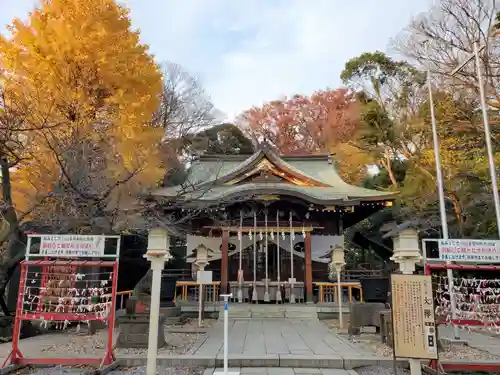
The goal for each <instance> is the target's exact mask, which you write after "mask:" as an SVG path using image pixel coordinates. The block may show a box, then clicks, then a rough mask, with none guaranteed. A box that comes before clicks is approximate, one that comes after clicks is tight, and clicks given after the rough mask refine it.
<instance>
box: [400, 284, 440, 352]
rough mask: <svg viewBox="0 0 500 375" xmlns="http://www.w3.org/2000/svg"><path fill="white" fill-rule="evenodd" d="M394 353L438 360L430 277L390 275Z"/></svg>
mask: <svg viewBox="0 0 500 375" xmlns="http://www.w3.org/2000/svg"><path fill="white" fill-rule="evenodd" d="M391 286H392V291H391V294H392V326H393V339H394V356H395V357H399V358H401V357H402V358H415V359H438V352H437V342H436V324H435V321H434V300H433V297H432V280H431V276H425V275H400V274H393V275H392V276H391Z"/></svg>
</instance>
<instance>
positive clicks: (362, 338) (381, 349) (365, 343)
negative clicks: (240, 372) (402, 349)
mask: <svg viewBox="0 0 500 375" xmlns="http://www.w3.org/2000/svg"><path fill="white" fill-rule="evenodd" d="M323 323H324V324H325V325H326V326H327V327H328V328H329V329H331V330H332V331H334V332H338V326H339V323H338V321H337V320H335V319H332V320H325V321H323ZM348 339H349V341H351V342H352V343H354V344H357V345H359V346H360V347H361V348H362V349H364V350H366V351H367V352H371V353H374V354H375V355H376V356H377V357H392V348H390V347H389V346H387V345H386V344H383V343H381V342H380V335H379V334H371V333H362V334H361V335H356V336H349V337H348ZM439 357H440V358H441V359H460V360H468V359H470V360H495V359H500V357H498V356H496V355H494V354H492V353H490V352H487V351H485V350H480V349H477V348H474V347H472V346H467V345H452V346H449V347H446V348H443V349H441V350H440V351H439ZM391 372H392V369H391Z"/></svg>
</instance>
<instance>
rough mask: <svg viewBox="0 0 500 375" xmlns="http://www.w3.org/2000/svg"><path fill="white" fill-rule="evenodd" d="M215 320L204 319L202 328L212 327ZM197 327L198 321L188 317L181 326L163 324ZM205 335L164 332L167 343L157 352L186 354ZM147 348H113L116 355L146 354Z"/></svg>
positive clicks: (186, 327)
mask: <svg viewBox="0 0 500 375" xmlns="http://www.w3.org/2000/svg"><path fill="white" fill-rule="evenodd" d="M215 322H217V320H215V319H212V320H205V322H204V324H203V328H207V329H208V328H210V327H212V326H213V325H214V324H215ZM174 327H175V328H183V329H189V328H198V321H197V320H195V319H190V320H188V321H186V323H185V324H184V325H182V326H168V325H166V326H165V329H168V328H174ZM205 336H206V333H185V332H165V340H166V342H167V345H165V346H164V347H163V348H160V349H158V354H161V355H172V354H188V352H189V350H190V349H191V348H192V347H193V345H194V344H196V343H197V342H199V341H200V340H202V339H203V338H204V337H205ZM147 351H148V350H147V349H115V354H116V355H118V356H119V355H121V354H125V355H136V356H140V355H146V353H147Z"/></svg>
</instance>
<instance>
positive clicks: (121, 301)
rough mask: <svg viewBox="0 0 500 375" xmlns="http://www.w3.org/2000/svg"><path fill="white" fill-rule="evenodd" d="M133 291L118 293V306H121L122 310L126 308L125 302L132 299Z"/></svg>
mask: <svg viewBox="0 0 500 375" xmlns="http://www.w3.org/2000/svg"><path fill="white" fill-rule="evenodd" d="M132 292H133V290H124V291H121V292H117V293H116V306H119V309H120V310H123V309H124V308H125V301H126V300H127V299H128V298H130V296H131V295H132Z"/></svg>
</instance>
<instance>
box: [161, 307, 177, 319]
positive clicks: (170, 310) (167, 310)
mask: <svg viewBox="0 0 500 375" xmlns="http://www.w3.org/2000/svg"><path fill="white" fill-rule="evenodd" d="M181 313H182V311H181V308H180V306H179V307H176V306H172V307H160V314H162V315H163V316H164V317H167V318H169V317H173V316H180V315H181Z"/></svg>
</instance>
